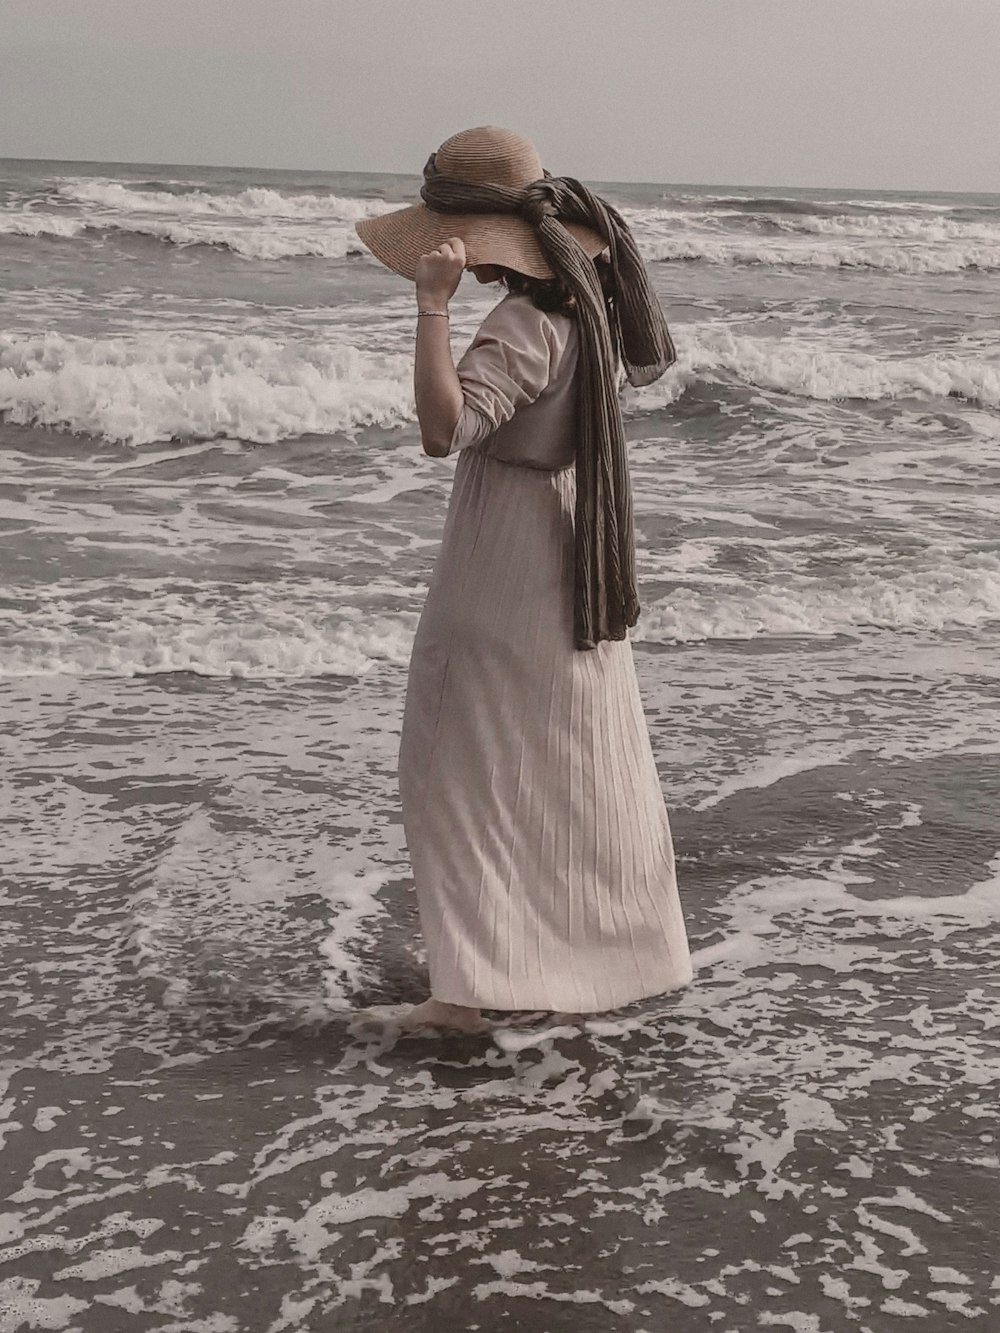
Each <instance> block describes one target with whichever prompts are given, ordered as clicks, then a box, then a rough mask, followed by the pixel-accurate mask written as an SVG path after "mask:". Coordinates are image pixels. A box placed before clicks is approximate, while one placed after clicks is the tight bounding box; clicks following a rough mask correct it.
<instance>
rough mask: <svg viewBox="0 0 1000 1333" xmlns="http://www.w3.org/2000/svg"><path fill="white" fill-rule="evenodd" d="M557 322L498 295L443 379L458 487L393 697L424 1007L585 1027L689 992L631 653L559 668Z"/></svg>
mask: <svg viewBox="0 0 1000 1333" xmlns="http://www.w3.org/2000/svg"><path fill="white" fill-rule="evenodd" d="M577 356H578V330H577V326H576V323H575V321H574V320H573V319H572V318H570V317H568V316H566V315H561V314H548V313H544V312H542V311H540V310H537V309H536V308H535V306H534V305H533V304H532V303H531V301H530V299H529V298H528V297H527V296H524V295H514V294H509V295H507V296H505V297H504V299H503V300H502V301H501V302H500V303H499V304H498V305H497V306H495V307H494V309H493V310H492V311H491V312H490V313H489V314H488V315H487V317H486V319H485V320H484V321H483V323H482V325H481V326H480V328H479V331H478V333H477V334H476V336H475V338H474V340H473V342H472V344H471V345H470V347H469V348H468V350H467V351H466V352H465V354H464V356H463V357H462V358H461V360H460V361H459V363H458V375H459V379H460V381H461V384H462V389H463V394H464V400H465V403H464V408H463V411H462V414H461V417H460V418H459V421H458V423H457V425H456V428H455V431H454V434H453V436H452V440H451V452H452V453H457V454H458V458H457V461H456V465H455V477H454V483H453V488H452V493H451V499H450V502H449V507H448V512H447V517H446V519H445V524H444V532H443V535H442V541H441V546H440V549H439V552H438V555H437V559H436V561H435V564H434V568H433V572H432V575H431V580H430V586H429V588H428V593H427V600H426V603H425V605H424V608H423V612H422V614H421V617H420V622H419V625H418V627H417V633H416V637H415V639H414V643H413V650H412V655H411V658H410V665H409V676H408V680H407V690H406V701H405V707H404V712H403V727H402V735H401V739H400V749H399V789H400V799H401V808H402V815H403V825H404V831H405V835H406V843H407V847H408V850H409V854H410V861H411V865H412V869H413V876H414V883H415V887H416V892H417V903H418V907H419V912H420V922H421V927H422V930H423V935H424V941H425V944H426V948H427V963H428V969H429V972H430V983H431V995H432V996H433V997H434V998H435V999H438V1000H442V1001H446V1002H448V1003H451V1004H461V1005H472V1006H478V1007H482V1008H486V1009H521V1010H538V1009H541V1010H552V1011H559V1012H574V1013H593V1012H600V1011H602V1010H606V1009H613V1008H617V1007H619V1006H620V1005H624V1004H628V1003H629V1002H631V1001H633V1000H638V999H640V998H642V997H644V996H650V995H659V994H661V993H663V992H665V991H669V990H673V989H675V988H677V987H680V986H684V985H686V984H687V983H688V982H689V981H690V980H691V975H692V971H691V958H690V953H689V950H688V941H687V935H686V932H685V927H684V918H683V915H682V912H681V905H680V901H679V899H678V893H677V881H676V876H675V871H674V855H673V846H672V842H671V837H670V826H669V822H668V818H667V811H666V808H665V806H664V801H663V794H662V792H661V789H660V783H659V777H658V774H657V771H656V765H655V763H654V760H653V753H652V749H651V746H650V740H649V732H648V729H647V726H646V721H645V717H644V714H643V709H642V702H641V699H640V696H639V689H638V683H637V680H636V673H635V664H634V661H633V657H632V644H631V641H630V640H629V639H624V640H621V641H614V642H602V643H600V644H599V645H598V646H597V648H596V649H593V650H591V651H582V652H581V651H577V650H576V649H575V648H574V646H573V595H572V590H573V570H574V502H575V493H576V477H575V472H574V468H573V459H574V448H575V434H576V430H575V426H576V385H575V384H574V372H575V370H576V365H577Z"/></svg>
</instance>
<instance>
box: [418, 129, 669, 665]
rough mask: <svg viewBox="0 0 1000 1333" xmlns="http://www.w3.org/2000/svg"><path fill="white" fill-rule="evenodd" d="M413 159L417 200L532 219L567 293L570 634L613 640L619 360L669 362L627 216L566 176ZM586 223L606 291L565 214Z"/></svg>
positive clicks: (624, 463) (620, 442)
mask: <svg viewBox="0 0 1000 1333" xmlns="http://www.w3.org/2000/svg"><path fill="white" fill-rule="evenodd" d="M435 157H436V154H434V153H432V154H431V156H430V157H429V158H428V160H427V165H426V166H425V167H424V184H423V186H422V188H421V190H420V195H421V198H422V199H423V201H424V203H425V204H426V205H427V207H428V208H429V209H431V210H432V211H433V212H435V213H516V214H519V215H520V216H521V217H523V218H525V219H526V220H527V221H528V222H530V223H531V225H532V226H533V227H534V228H535V231H536V234H537V236H538V243H539V247H540V249H541V251H542V253H543V254H544V256H545V258H546V260H547V261H548V263H549V265H550V267H551V268H552V270H553V272H554V273H555V275H556V276H557V277H558V278H560V279H561V280H562V281H563V283H565V285H566V287H567V288H568V289H569V291H570V292H571V293H572V295H573V296H574V297H575V298H576V300H575V306H576V312H575V313H576V316H577V320H578V323H579V329H580V365H579V367H578V370H577V383H578V386H579V388H578V397H579V415H578V419H579V432H580V434H579V440H578V444H577V450H576V461H575V471H576V508H575V543H576V551H575V558H576V568H575V577H574V599H573V636H574V642H575V646H576V648H578V649H590V648H596V647H597V644H598V643H599V642H600V641H601V640H602V639H624V638H626V637H627V634H628V627H629V626H631V625H634V624H635V623H636V621H637V620H638V618H639V610H640V607H639V595H638V589H637V587H636V576H635V532H634V527H633V518H632V489H631V483H630V479H629V472H628V460H627V457H626V452H625V426H624V422H623V421H622V413H621V406H620V403H619V398H618V365H619V362H620V363H621V365H622V367H623V369H624V371H625V375H626V378H627V380H628V382H629V383H630V384H632V385H635V386H639V385H643V384H651V383H652V382H653V381H654V380H657V379H659V377H660V376H661V375H662V374H663V372H664V371H665V370H666V369H667V367H668V366H671V365H672V364H673V363H674V362H675V361H676V360H677V353H676V350H675V348H674V343H673V340H672V338H671V336H670V332H669V330H668V328H667V323H666V320H665V318H664V315H663V311H662V309H661V307H660V304H659V301H658V300H657V299H656V297H655V295H654V294H653V292H652V289H651V287H650V284H649V279H648V277H647V274H646V269H645V266H644V264H643V262H642V258H641V256H640V254H639V250H638V247H637V246H636V243H635V240H634V238H633V236H632V233H631V231H630V230H629V227H628V224H627V223H626V222H625V220H624V218H623V217H622V216H621V214H620V213H618V212H617V210H616V209H614V208H613V207H612V206H611V205H610V204H609V203H608V202H607V201H606V200H604V199H602V198H601V197H600V196H599V195H596V194H593V193H592V192H591V191H590V190H589V189H588V188H587V186H586V185H583V184H581V183H580V181H578V180H574V179H573V177H571V176H552V175H550V174H549V172H547V171H546V172H545V174H544V176H543V177H542V178H541V179H539V180H537V181H532V182H531V184H530V185H527V186H525V188H524V189H515V188H512V187H510V186H504V185H486V184H476V183H471V182H468V181H463V180H459V179H457V178H456V177H454V176H447V175H445V174H444V173H443V172H439V171H438V170H437V167H436V164H435ZM567 222H577V223H582V224H584V225H585V226H587V227H590V228H592V229H593V230H594V231H596V232H597V233H598V234H599V235H600V236H602V237H603V238H604V240H605V241H606V242H607V248H608V252H609V259H610V265H611V274H612V281H611V295H610V297H609V298H607V299H606V298H605V295H604V290H603V288H602V286H601V279H600V275H599V274H598V271H597V267H596V265H595V263H594V261H593V259H591V258H590V256H589V255H588V254H587V252H586V251H585V250H584V248H583V246H582V245H580V243H579V242H578V241H577V239H576V237H575V236H573V234H572V233H571V232H569V231H567V230H566V227H565V226H564V223H567Z"/></svg>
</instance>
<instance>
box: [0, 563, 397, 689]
mask: <svg viewBox="0 0 1000 1333" xmlns="http://www.w3.org/2000/svg"><path fill="white" fill-rule="evenodd" d="M135 591H137V589H136V590H135ZM302 593H303V589H302V588H296V587H291V586H284V585H282V584H281V583H275V584H271V585H257V584H247V585H245V586H243V587H242V588H241V590H240V593H239V596H237V597H234V598H232V599H231V601H229V602H228V603H223V604H222V605H216V604H215V602H214V595H213V593H212V590H211V588H208V587H207V588H206V589H204V590H203V591H201V592H188V593H167V594H157V593H150V594H148V595H147V596H146V597H141V596H140V597H135V596H133V597H130V598H129V599H128V600H126V601H122V600H121V599H120V593H119V592H118V591H116V589H114V588H109V589H108V591H107V593H106V594H104V595H93V596H91V597H88V598H86V599H85V601H84V602H83V603H81V604H79V605H77V604H76V603H74V602H71V601H64V600H62V599H61V598H59V597H57V596H56V597H48V598H44V599H42V601H41V604H40V607H39V609H37V610H35V611H32V612H25V613H18V612H14V611H11V612H10V613H9V615H8V620H7V628H6V630H5V635H4V642H3V645H2V647H0V678H3V677H21V676H38V675H62V676H91V675H110V676H139V675H157V674H162V673H167V672H174V671H190V672H194V673H196V674H198V675H201V676H220V677H225V676H231V677H241V678H246V679H251V680H260V679H268V678H284V677H302V676H309V677H315V676H362V675H364V674H366V673H367V672H368V671H370V670H371V669H372V668H373V667H374V666H375V665H376V664H377V663H379V662H390V663H393V664H394V665H396V666H403V665H405V664H406V662H407V661H408V658H409V651H410V646H411V644H412V640H413V634H414V631H415V628H416V620H417V613H416V612H415V611H399V612H396V613H395V614H392V615H374V614H372V613H371V612H368V611H365V610H362V609H359V608H357V607H353V606H348V605H343V604H341V605H338V601H337V597H336V595H335V592H334V588H333V585H332V584H329V585H326V592H325V594H324V593H323V592H322V591H321V590H316V592H315V594H314V595H313V596H312V597H310V596H309V594H308V591H307V592H306V595H305V596H303V595H302Z"/></svg>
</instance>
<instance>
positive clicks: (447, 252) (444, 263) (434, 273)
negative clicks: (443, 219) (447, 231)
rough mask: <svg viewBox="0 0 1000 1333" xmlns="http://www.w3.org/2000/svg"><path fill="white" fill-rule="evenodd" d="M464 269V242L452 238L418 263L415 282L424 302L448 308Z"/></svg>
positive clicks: (420, 297) (457, 237) (422, 256)
mask: <svg viewBox="0 0 1000 1333" xmlns="http://www.w3.org/2000/svg"><path fill="white" fill-rule="evenodd" d="M464 268H465V242H464V241H463V240H462V238H461V236H449V238H448V240H446V241H442V242H441V244H440V245H439V246H438V248H437V249H436V250H431V251H430V252H429V253H428V254H426V255H421V256H420V258H419V259H418V260H417V267H416V272H415V275H414V277H415V281H416V284H417V297H418V298H419V299H420V300H421V301H427V302H438V303H440V304H441V305H447V304H448V302H449V301H450V300H451V298H452V297H453V296H454V295H455V292H456V290H457V288H458V284H459V283H460V282H461V280H462V271H463V269H464Z"/></svg>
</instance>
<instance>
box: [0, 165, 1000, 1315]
mask: <svg viewBox="0 0 1000 1333" xmlns="http://www.w3.org/2000/svg"><path fill="white" fill-rule="evenodd" d="M418 184H419V182H418V181H417V180H416V179H415V178H412V177H397V176H383V175H374V174H360V175H358V174H346V173H324V172H311V173H307V172H274V171H253V170H244V169H238V170H237V169H208V168H200V167H199V168H189V167H176V166H175V167H170V166H161V165H140V166H135V165H132V166H122V165H117V164H106V163H105V164H80V163H54V162H25V161H7V162H3V163H0V300H2V315H3V317H2V323H0V465H2V471H0V792H2V806H0V811H2V818H3V821H4V849H3V852H2V855H0V885H2V893H3V902H2V912H3V933H2V938H0V1004H2V1006H3V1015H4V1017H3V1036H4V1039H3V1048H2V1050H0V1101H2V1107H3V1111H4V1116H3V1117H0V1119H3V1120H4V1121H5V1124H4V1127H3V1131H2V1134H3V1135H4V1136H5V1148H4V1153H3V1157H2V1158H0V1161H2V1162H3V1163H4V1164H5V1167H4V1169H5V1174H4V1176H3V1179H4V1182H5V1186H4V1190H3V1196H4V1198H3V1202H2V1203H0V1265H2V1266H0V1329H3V1328H8V1327H10V1328H15V1329H16V1328H18V1327H21V1326H22V1323H21V1322H19V1321H23V1320H27V1321H29V1322H28V1325H27V1326H28V1327H31V1326H32V1323H31V1321H32V1320H34V1326H35V1327H46V1328H62V1327H67V1328H69V1327H72V1328H74V1329H76V1328H79V1329H86V1330H90V1329H100V1330H108V1329H111V1330H116V1329H118V1328H122V1329H126V1328H132V1327H157V1328H161V1327H162V1328H167V1327H171V1328H184V1329H206V1330H212V1333H228V1330H230V1329H232V1330H233V1333H237V1330H244V1329H257V1328H260V1329H265V1328H266V1329H268V1330H279V1329H286V1328H287V1329H302V1328H314V1327H315V1328H317V1329H319V1328H324V1329H325V1328H328V1327H332V1326H336V1327H338V1328H351V1327H356V1328H362V1327H364V1328H369V1327H390V1326H392V1327H395V1326H399V1327H403V1326H404V1325H405V1326H406V1327H407V1328H409V1329H412V1328H421V1327H424V1326H425V1323H426V1327H428V1328H430V1327H434V1328H435V1329H437V1328H441V1327H456V1328H459V1327H460V1328H463V1329H465V1328H470V1329H474V1328H481V1329H484V1330H492V1329H494V1328H497V1327H501V1326H507V1324H508V1323H510V1326H514V1323H513V1322H512V1321H514V1320H517V1321H519V1322H517V1324H516V1326H517V1327H522V1328H530V1329H538V1330H551V1329H554V1328H557V1327H559V1328H561V1327H563V1326H564V1324H565V1326H567V1327H569V1326H570V1323H571V1324H572V1327H573V1328H574V1329H576V1330H580V1329H591V1328H592V1329H601V1330H606V1329H609V1328H614V1329H628V1330H636V1331H638V1330H643V1329H648V1330H650V1331H652V1330H653V1329H660V1328H663V1327H667V1326H669V1327H671V1328H673V1329H677V1330H682V1333H683V1331H684V1330H688V1329H690V1330H693V1331H694V1330H698V1331H700V1330H704V1329H706V1328H710V1327H712V1328H720V1329H725V1330H730V1329H732V1330H742V1329H750V1328H758V1327H765V1326H776V1327H784V1328H792V1329H796V1330H804V1331H805V1333H823V1331H824V1330H831V1333H832V1331H836V1330H840V1329H843V1328H847V1327H852V1328H853V1327H858V1328H867V1329H872V1330H876V1331H877V1333H881V1330H883V1329H896V1328H909V1327H914V1326H915V1327H921V1328H927V1329H933V1330H934V1331H935V1333H939V1331H940V1330H947V1329H952V1328H974V1327H975V1328H983V1329H990V1328H993V1327H995V1326H1000V1279H998V1278H997V1277H996V1273H995V1264H994V1261H993V1259H992V1257H991V1256H992V1254H993V1251H994V1248H995V1247H994V1244H993V1241H992V1229H993V1225H994V1218H995V1206H994V1202H993V1201H994V1200H995V1197H996V1189H997V1185H998V1172H1000V1157H998V1146H997V1132H998V1130H997V1094H996V1086H997V1079H998V1076H1000V1052H998V1048H997V1040H996V1031H997V1012H998V1011H997V1004H998V1000H1000V986H998V982H997V976H998V964H1000V766H998V755H1000V667H998V665H997V664H998V661H1000V334H998V318H1000V196H996V195H992V196H981V195H979V196H977V195H933V194H910V193H904V192H900V191H875V190H869V189H843V190H811V189H790V188H786V187H779V186H775V187H773V188H769V189H761V188H756V187H753V188H751V187H746V186H741V185H739V184H733V185H729V186H712V187H705V186H699V185H697V184H668V185H650V184H645V185H634V184H629V185H623V184H616V183H597V188H598V189H599V190H600V192H601V193H603V194H604V195H605V196H606V197H607V198H609V199H610V200H611V201H612V202H613V203H614V204H615V205H616V206H617V207H618V208H619V209H620V210H621V211H622V213H623V214H624V216H625V217H626V218H627V220H628V221H629V223H630V224H631V226H632V227H633V229H634V232H635V235H636V238H637V241H638V243H639V246H640V249H641V250H642V252H643V254H644V255H645V257H646V259H647V262H648V265H649V271H650V273H651V275H652V280H653V283H654V286H655V289H656V291H657V293H658V294H659V296H660V298H661V300H662V303H663V306H664V309H665V311H666V314H667V317H668V320H669V322H670V326H671V330H672V333H673V335H674V339H675V342H676V344H677V349H678V361H677V363H676V365H675V366H673V367H672V368H671V370H670V371H669V372H668V373H667V374H666V375H665V376H664V377H663V379H662V380H660V381H659V382H658V383H656V384H655V385H653V386H650V387H649V388H647V389H643V390H639V391H631V392H630V393H629V395H628V398H627V401H626V412H627V428H628V435H629V440H630V466H631V474H632V482H633V489H634V495H635V511H636V540H637V556H638V571H639V579H640V598H641V602H642V614H641V617H640V620H639V623H638V624H637V626H636V627H635V629H634V630H633V631H632V639H633V644H634V649H635V656H636V665H637V671H638V674H639V680H640V688H641V690H642V695H643V701H644V705H645V708H646V714H647V720H648V723H649V727H650V733H651V736H652V740H653V746H654V752H655V755H656V760H657V764H658V767H659V771H660V774H661V779H662V783H663V790H664V795H665V798H666V800H667V804H668V807H669V809H670V811H671V816H672V819H673V826H674V833H675V840H676V845H677V855H678V865H679V880H680V887H681V896H682V902H683V904H684V908H685V914H686V917H687V921H688V927H689V933H690V936H691V942H692V948H693V951H694V956H695V965H696V978H695V984H694V985H693V986H692V987H691V988H689V989H688V990H687V991H686V992H684V993H682V994H680V995H677V996H672V997H667V998H666V999H663V1000H659V1001H651V1002H645V1003H644V1004H643V1005H640V1006H637V1007H636V1008H635V1009H634V1010H629V1011H627V1012H626V1013H624V1014H623V1015H618V1016H610V1017H605V1018H602V1019H600V1020H577V1019H574V1018H573V1017H572V1016H570V1017H569V1018H567V1017H566V1016H563V1017H562V1018H558V1017H557V1018H556V1019H554V1020H553V1022H552V1024H550V1025H548V1026H547V1025H546V1024H545V1022H540V1023H539V1024H536V1025H535V1026H534V1027H531V1026H529V1027H528V1028H526V1029H524V1030H523V1031H520V1032H514V1031H507V1032H501V1033H499V1034H498V1035H497V1037H496V1039H495V1041H494V1042H492V1043H488V1044H487V1045H486V1046H483V1045H482V1044H480V1045H477V1044H475V1043H473V1044H472V1045H469V1044H468V1043H463V1042H462V1041H457V1042H456V1043H452V1044H449V1043H447V1042H445V1043H444V1044H443V1045H442V1044H439V1045H434V1044H433V1043H431V1044H430V1045H429V1046H428V1045H427V1044H426V1043H423V1044H422V1043H420V1042H414V1041H410V1042H406V1041H402V1042H397V1041H396V1040H395V1038H394V1036H393V1035H392V1032H391V1027H390V1028H389V1029H383V1030H379V1029H378V1028H377V1026H376V1028H375V1029H370V1028H369V1029H361V1030H352V1028H351V1022H352V1019H351V1015H352V1013H354V1012H355V1011H356V1010H357V1009H358V1008H359V1006H362V1005H366V1004H374V1005H379V1004H383V1005H392V1004H405V1003H407V1002H409V1001H411V1000H414V999H418V998H420V997H421V994H422V985H423V980H424V978H423V974H422V972H421V966H422V960H421V955H420V948H419V937H418V932H417V929H416V915H415V904H414V902H413V897H412V891H411V887H410V882H409V864H408V861H407V857H406V848H405V843H404V839H403V834H402V828H401V824H400V820H399V812H398V799H397V791H396V786H395V758H396V747H397V744H398V735H399V725H400V720H401V711H402V698H403V690H404V686H405V672H406V663H407V658H408V653H409V648H410V644H411V642H412V636H413V632H414V629H415V626H416V622H417V618H418V616H419V612H420V607H421V604H422V600H423V596H424V594H425V592H426V587H427V579H428V575H429V572H430V568H431V564H432V561H433V559H434V555H435V552H436V549H437V544H438V541H439V538H440V533H441V527H442V523H443V519H444V513H445V508H446V505H447V501H448V494H449V489H450V485H451V477H452V472H453V468H454V460H451V459H446V460H438V459H431V458H428V457H426V456H424V455H423V454H422V452H421V450H420V446H419V439H418V435H417V432H416V429H415V424H414V411H413V399H412V386H411V373H412V348H413V336H414V318H413V315H414V300H413V289H412V286H411V285H410V284H408V283H407V282H405V281H404V280H403V279H400V278H397V277H395V276H394V275H392V274H391V273H389V272H388V271H387V270H385V269H384V268H382V267H381V266H379V265H378V264H377V263H376V262H375V261H374V260H373V259H372V258H371V257H370V256H369V255H368V254H367V253H366V252H365V251H364V249H363V247H362V246H361V245H360V243H359V242H358V240H357V238H356V236H355V233H354V230H353V223H354V221H355V220H356V219H358V218H360V217H365V216H371V215H374V214H377V213H379V212H381V211H383V210H385V209H386V208H391V207H398V206H399V205H400V204H402V203H405V202H408V201H410V200H411V199H412V198H413V197H414V196H415V192H416V188H417V185H418ZM500 295H501V293H500V292H499V291H497V290H495V289H490V288H483V287H480V286H478V285H477V284H475V283H474V281H473V280H472V279H471V278H466V279H465V281H464V282H463V284H462V285H461V287H460V289H459V292H458V294H457V296H456V298H455V301H454V303H453V334H454V337H453V342H454V347H455V351H456V354H457V353H458V352H460V351H461V349H462V347H463V346H464V345H465V344H466V343H467V342H468V340H469V339H470V338H471V336H472V334H473V332H474V331H475V329H476V327H477V325H478V323H479V321H480V320H481V319H482V317H483V316H484V315H485V313H486V311H487V310H488V309H489V308H490V306H491V305H492V304H493V303H494V302H495V301H496V300H497V299H499V297H500ZM387 1032H388V1033H389V1035H388V1036H387V1035H386V1033H387ZM4 1089H5V1091H4ZM10 1312H13V1313H10ZM135 1319H139V1320H140V1322H139V1323H133V1322H130V1321H131V1320H135ZM331 1319H332V1320H334V1321H335V1324H331V1323H330V1322H329V1320H331ZM5 1320H6V1321H7V1322H6V1323H5V1322H4V1321H5ZM150 1320H151V1321H152V1322H147V1321H150ZM394 1320H395V1321H397V1322H396V1323H393V1321H394ZM164 1321H165V1322H164ZM373 1321H374V1322H373ZM380 1321H381V1322H380Z"/></svg>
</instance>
